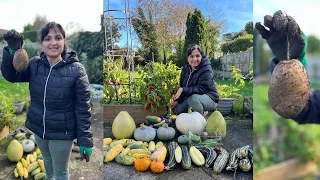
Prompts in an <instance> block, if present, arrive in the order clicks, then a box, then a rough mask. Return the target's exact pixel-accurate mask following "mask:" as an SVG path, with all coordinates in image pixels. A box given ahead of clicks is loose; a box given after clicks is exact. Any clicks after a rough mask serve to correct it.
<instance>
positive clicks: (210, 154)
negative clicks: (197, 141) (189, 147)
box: [196, 146, 217, 168]
mask: <svg viewBox="0 0 320 180" xmlns="http://www.w3.org/2000/svg"><path fill="white" fill-rule="evenodd" d="M196 148H197V149H198V150H199V151H200V152H201V153H203V154H205V156H206V162H205V167H206V168H209V167H210V166H211V165H212V164H213V161H214V160H215V159H216V157H217V153H216V151H215V150H214V149H213V148H212V147H206V146H196Z"/></svg>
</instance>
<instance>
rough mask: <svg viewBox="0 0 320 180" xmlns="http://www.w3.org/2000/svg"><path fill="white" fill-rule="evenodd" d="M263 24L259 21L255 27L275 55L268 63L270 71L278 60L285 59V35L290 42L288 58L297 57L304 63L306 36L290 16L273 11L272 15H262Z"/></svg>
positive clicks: (286, 44)
mask: <svg viewBox="0 0 320 180" xmlns="http://www.w3.org/2000/svg"><path fill="white" fill-rule="evenodd" d="M264 26H266V27H268V28H269V30H268V29H266V28H265V27H264ZM264 26H263V25H261V23H260V22H257V23H256V24H255V27H256V29H257V30H258V31H259V33H260V34H261V36H262V38H264V39H266V40H267V43H268V45H269V47H270V48H271V50H272V52H273V54H274V55H275V56H276V58H274V59H273V60H272V61H271V64H270V69H271V72H272V71H273V69H274V67H275V66H276V65H277V64H278V63H279V62H280V61H282V60H287V48H288V43H287V35H288V37H289V44H290V47H289V48H290V59H298V60H300V62H301V63H302V64H303V65H304V66H305V65H306V62H307V59H306V49H307V37H306V35H305V34H304V33H303V32H302V31H301V30H300V27H299V25H298V24H297V23H296V21H295V20H294V19H293V18H292V17H291V16H286V15H285V14H283V12H282V11H281V10H279V11H277V12H275V13H274V15H273V17H272V16H270V15H266V16H265V17H264Z"/></svg>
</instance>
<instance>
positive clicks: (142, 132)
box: [103, 111, 253, 174]
mask: <svg viewBox="0 0 320 180" xmlns="http://www.w3.org/2000/svg"><path fill="white" fill-rule="evenodd" d="M171 119H172V118H171ZM174 120H175V125H176V128H177V130H178V131H179V132H180V133H181V134H182V135H181V136H179V137H178V139H177V141H175V140H174V137H175V135H176V129H175V128H173V127H169V125H168V124H169V123H170V122H168V121H167V120H166V119H163V118H160V117H156V116H147V117H146V124H149V126H147V125H145V124H140V127H138V128H137V127H136V124H135V121H134V120H133V118H132V117H131V116H130V114H129V113H128V112H126V111H121V112H120V113H119V114H118V115H117V117H116V118H115V120H114V121H113V124H112V133H113V135H114V137H115V139H111V138H104V140H103V145H104V147H103V150H104V162H111V161H115V162H117V163H119V164H121V165H127V166H130V165H132V166H134V167H135V169H136V170H137V171H147V170H149V169H150V170H151V171H152V172H153V173H161V172H163V171H164V170H172V169H173V168H174V167H175V165H176V164H177V163H180V164H181V166H182V167H183V168H184V169H190V168H191V167H192V164H194V165H196V166H205V167H207V168H212V169H213V172H214V173H216V174H219V173H220V172H221V171H222V170H224V169H226V170H232V171H235V170H236V169H237V168H238V167H240V168H241V169H242V171H244V172H247V171H249V170H250V169H251V166H252V163H253V162H252V161H253V158H252V157H253V153H252V150H249V146H245V147H242V148H239V149H237V150H235V151H234V152H233V153H232V154H231V155H229V153H228V152H227V151H226V150H225V149H223V148H216V149H215V147H217V145H218V144H217V142H218V141H219V140H221V139H222V138H224V137H225V136H226V122H225V120H224V118H223V116H222V115H221V113H220V112H218V111H215V112H213V113H212V114H211V115H210V117H209V118H208V119H207V120H206V119H205V118H204V117H203V116H202V115H201V114H199V113H198V112H189V113H182V114H180V115H178V116H176V117H174ZM217 131H218V132H219V135H220V136H219V139H210V138H208V139H202V138H201V137H203V136H206V134H210V137H212V134H215V133H216V132H217ZM208 137H209V136H208ZM157 141H158V142H157ZM250 152H251V153H250ZM166 157H169V159H166ZM250 157H251V158H250ZM228 162H229V163H228Z"/></svg>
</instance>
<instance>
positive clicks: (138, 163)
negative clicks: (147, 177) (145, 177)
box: [134, 156, 151, 172]
mask: <svg viewBox="0 0 320 180" xmlns="http://www.w3.org/2000/svg"><path fill="white" fill-rule="evenodd" d="M150 165H151V160H150V158H149V157H148V156H143V157H142V156H140V157H139V158H137V159H136V160H135V161H134V167H135V168H136V170H137V171H140V172H144V171H147V170H148V169H149V167H150Z"/></svg>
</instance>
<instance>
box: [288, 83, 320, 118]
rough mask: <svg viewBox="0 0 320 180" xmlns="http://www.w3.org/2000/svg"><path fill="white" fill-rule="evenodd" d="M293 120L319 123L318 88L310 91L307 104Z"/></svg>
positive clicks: (319, 95)
mask: <svg viewBox="0 0 320 180" xmlns="http://www.w3.org/2000/svg"><path fill="white" fill-rule="evenodd" d="M294 120H295V121H296V122H298V123H299V124H306V123H317V124H320V89H317V90H314V91H311V92H310V96H309V100H308V103H307V105H306V106H305V107H304V108H303V110H302V111H301V112H300V113H299V114H298V116H297V117H295V118H294Z"/></svg>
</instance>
